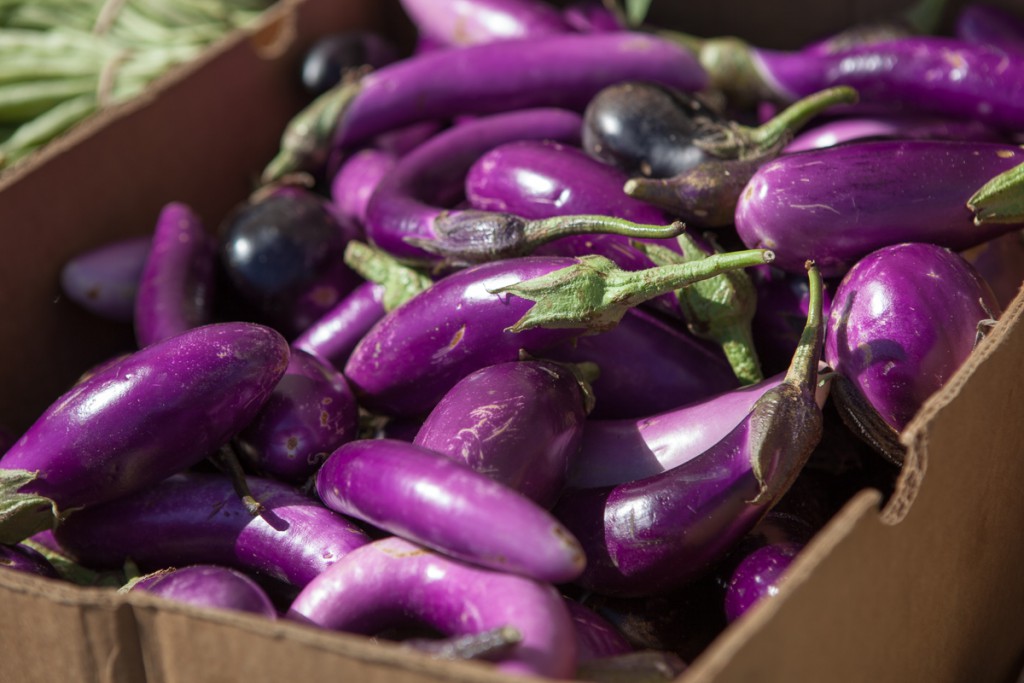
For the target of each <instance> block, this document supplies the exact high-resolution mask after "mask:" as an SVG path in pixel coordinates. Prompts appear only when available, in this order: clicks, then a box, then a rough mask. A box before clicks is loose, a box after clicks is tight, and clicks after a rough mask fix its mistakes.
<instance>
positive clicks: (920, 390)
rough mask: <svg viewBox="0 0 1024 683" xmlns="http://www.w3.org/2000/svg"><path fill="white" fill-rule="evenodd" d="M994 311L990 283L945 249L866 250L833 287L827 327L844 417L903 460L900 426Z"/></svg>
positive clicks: (908, 245)
mask: <svg viewBox="0 0 1024 683" xmlns="http://www.w3.org/2000/svg"><path fill="white" fill-rule="evenodd" d="M999 313H1000V309H999V304H998V303H997V302H996V300H995V295H994V294H993V293H992V290H991V288H990V287H989V286H988V284H987V283H986V282H984V280H982V278H981V277H980V276H979V275H978V273H977V271H975V270H974V268H973V267H971V266H970V265H969V264H968V263H967V262H966V261H965V260H964V259H963V258H962V257H961V256H959V255H958V254H955V253H953V252H951V251H949V250H948V249H944V248H942V247H939V246H936V245H933V244H923V243H906V244H898V245H893V246H890V247H885V248H882V249H879V250H877V251H875V252H872V253H871V254H869V255H867V256H865V257H864V258H862V259H861V260H860V261H859V262H858V263H857V264H856V265H855V266H854V267H853V268H851V269H850V271H849V272H848V273H847V274H846V277H844V278H843V280H842V282H840V284H839V287H838V288H837V289H836V294H835V298H834V299H833V303H832V313H831V316H830V317H829V321H828V332H827V334H826V337H825V362H826V363H828V364H829V366H831V367H832V369H833V370H834V371H835V373H836V376H835V379H834V383H833V392H834V393H833V395H834V396H835V397H836V401H837V403H836V405H837V407H838V408H839V409H840V412H841V414H842V415H843V418H844V420H846V421H847V423H848V424H850V425H851V428H853V430H854V432H855V433H857V434H858V435H859V436H861V437H862V438H864V439H865V440H866V441H868V443H870V444H871V445H873V446H874V447H876V448H877V449H878V450H879V451H880V452H881V453H882V454H884V455H886V456H887V457H889V458H890V459H892V460H893V461H894V462H897V463H900V462H902V458H903V453H904V449H903V446H902V445H901V444H900V442H899V432H900V431H902V430H903V428H904V427H906V425H907V423H908V422H909V421H910V419H911V418H912V417H913V416H914V415H915V414H916V413H917V411H918V410H919V409H920V408H921V406H922V404H923V403H924V401H925V400H926V399H927V398H928V397H929V396H931V395H932V394H933V393H935V392H936V391H938V390H939V389H940V388H941V387H942V386H943V385H944V384H945V383H946V382H947V381H949V378H950V377H952V375H953V373H954V372H955V371H956V370H957V368H959V367H960V365H962V364H963V362H964V360H966V358H967V357H968V356H969V355H970V353H971V351H972V350H973V349H974V346H975V344H976V343H977V339H978V335H979V323H982V322H984V321H985V320H988V319H991V318H994V317H998V315H999Z"/></svg>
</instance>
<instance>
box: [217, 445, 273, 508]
mask: <svg viewBox="0 0 1024 683" xmlns="http://www.w3.org/2000/svg"><path fill="white" fill-rule="evenodd" d="M213 460H214V462H215V463H216V464H217V465H218V466H219V467H220V468H221V469H222V470H223V471H224V472H225V473H226V474H227V475H228V476H229V477H230V478H231V484H232V486H234V488H235V493H237V494H238V497H239V498H240V499H241V500H242V504H243V505H244V506H245V509H246V510H247V511H248V512H249V514H250V515H252V516H253V517H258V516H259V515H261V514H262V513H263V511H264V507H263V503H261V502H259V501H258V500H256V498H255V497H254V496H253V495H252V492H251V491H250V490H249V483H248V482H247V481H246V479H245V471H244V470H243V469H242V463H241V462H239V460H238V455H237V454H236V453H235V449H233V448H232V447H231V444H225V445H224V446H221V448H220V450H218V451H217V453H216V454H215V455H214V456H213Z"/></svg>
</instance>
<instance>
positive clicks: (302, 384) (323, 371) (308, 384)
mask: <svg viewBox="0 0 1024 683" xmlns="http://www.w3.org/2000/svg"><path fill="white" fill-rule="evenodd" d="M358 426H359V413H358V407H357V406H356V399H355V396H354V395H353V393H352V389H351V388H349V386H348V381H347V380H346V379H345V377H344V375H342V374H341V372H340V371H338V370H336V369H335V368H334V367H333V366H331V365H330V364H328V363H327V362H326V361H323V360H320V359H319V358H317V357H316V356H314V355H312V354H309V353H307V352H305V351H302V350H300V349H295V348H293V349H292V353H291V358H290V360H289V361H288V369H287V370H285V373H284V376H283V377H282V378H281V380H280V381H279V382H278V383H277V386H276V387H274V391H273V392H271V394H270V397H269V398H268V399H267V401H266V403H265V404H264V405H263V407H262V408H261V409H260V411H259V413H258V414H257V415H256V417H255V418H253V420H252V421H251V422H250V423H249V424H248V425H247V426H246V427H245V429H243V430H242V431H241V432H239V433H238V436H237V438H236V439H235V443H236V444H237V445H238V446H239V448H240V452H241V454H242V455H243V456H245V457H246V459H247V460H248V462H249V464H250V466H251V467H252V468H253V469H255V470H256V471H257V472H260V473H261V474H263V475H265V476H270V477H274V478H276V479H280V480H282V481H287V482H292V483H295V484H301V483H303V482H305V481H306V480H307V479H309V477H310V476H312V475H313V473H314V472H316V470H317V468H319V467H320V464H321V463H322V462H323V461H324V459H325V458H327V456H328V455H329V454H330V453H331V451H333V450H334V449H335V448H337V447H338V446H340V445H341V444H343V443H345V442H346V441H351V440H352V439H354V438H356V431H357V428H358Z"/></svg>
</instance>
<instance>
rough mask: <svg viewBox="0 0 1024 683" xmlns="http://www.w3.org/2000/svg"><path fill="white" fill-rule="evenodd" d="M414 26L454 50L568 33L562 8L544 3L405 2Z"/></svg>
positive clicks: (536, 0) (479, 0) (487, 0)
mask: <svg viewBox="0 0 1024 683" xmlns="http://www.w3.org/2000/svg"><path fill="white" fill-rule="evenodd" d="M401 4H402V9H403V10H405V13H406V14H407V15H409V18H410V19H411V20H412V22H413V25H414V26H415V27H416V28H417V30H419V32H420V33H423V34H425V35H427V36H430V37H431V38H433V39H434V40H436V41H438V42H439V43H441V44H443V45H447V46H450V47H456V46H464V45H476V44H479V43H491V42H495V41H498V40H514V39H521V38H531V37H536V36H544V35H552V34H553V35H558V34H562V33H568V32H569V30H570V28H569V26H568V24H566V23H565V21H564V20H563V19H562V15H561V13H560V12H559V11H558V9H557V8H556V7H554V6H552V5H550V4H548V3H547V2H543V1H542V0H469V1H467V0H402V3H401Z"/></svg>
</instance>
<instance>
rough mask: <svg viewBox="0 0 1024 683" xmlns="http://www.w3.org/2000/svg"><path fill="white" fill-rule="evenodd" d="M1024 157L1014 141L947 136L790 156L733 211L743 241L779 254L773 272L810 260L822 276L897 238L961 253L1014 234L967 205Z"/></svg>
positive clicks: (753, 183)
mask: <svg viewBox="0 0 1024 683" xmlns="http://www.w3.org/2000/svg"><path fill="white" fill-rule="evenodd" d="M1022 161H1024V154H1022V152H1021V150H1020V148H1019V147H1016V146H1014V145H1003V144H996V143H980V142H979V143H974V142H959V141H952V140H906V141H879V142H862V143H850V144H847V145H842V146H839V147H833V148H828V149H820V150H813V151H808V152H801V153H799V154H788V155H785V156H782V157H779V158H777V159H775V160H773V161H770V162H768V163H766V164H765V165H764V166H762V167H761V168H760V169H758V171H757V173H755V174H754V177H753V178H751V180H750V183H749V184H748V185H747V187H746V189H745V190H744V191H743V194H742V196H741V198H740V200H739V203H738V204H737V206H736V231H737V232H738V233H739V236H740V238H741V239H742V240H743V243H744V244H746V245H748V246H751V247H754V246H758V247H764V248H768V249H772V250H773V251H775V252H776V260H775V265H776V266H777V267H779V268H782V269H784V270H788V271H790V272H797V271H798V270H799V268H800V267H801V265H800V264H802V263H803V262H804V261H805V260H806V259H814V261H815V262H816V263H818V264H820V267H821V272H822V274H823V275H824V276H826V277H834V276H841V275H842V274H843V273H844V272H846V271H847V270H848V269H849V268H850V267H851V266H852V265H853V264H854V263H855V262H856V261H857V260H858V259H860V258H861V257H863V256H865V255H866V254H868V253H870V252H872V251H874V250H875V249H878V248H880V247H883V246H886V245H891V244H897V243H900V242H908V241H910V242H931V243H934V244H939V245H941V246H945V247H949V248H951V249H958V250H959V249H965V248H967V247H970V246H973V245H976V244H979V243H981V242H984V241H986V240H989V239H992V238H994V237H997V236H999V235H1001V234H1004V233H1006V232H1009V231H1011V230H1013V229H1014V227H1015V225H1014V224H992V225H982V226H977V225H975V224H974V222H973V216H972V214H971V212H970V210H969V209H967V206H966V204H967V200H968V198H970V196H971V194H972V193H973V192H974V191H975V190H976V189H977V188H978V187H979V186H981V185H982V184H983V183H984V182H986V181H987V180H988V179H989V178H991V177H992V176H994V175H996V174H997V173H1000V172H1001V171H1004V170H1007V169H1010V168H1013V167H1015V166H1017V165H1018V164H1020V163H1021V162H1022ZM1016 227H1019V225H1017V226H1016Z"/></svg>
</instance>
